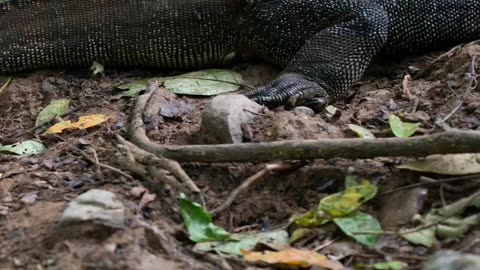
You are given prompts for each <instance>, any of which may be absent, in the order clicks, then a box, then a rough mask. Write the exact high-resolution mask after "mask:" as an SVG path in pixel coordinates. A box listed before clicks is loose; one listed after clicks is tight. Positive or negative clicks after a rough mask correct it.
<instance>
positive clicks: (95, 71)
mask: <svg viewBox="0 0 480 270" xmlns="http://www.w3.org/2000/svg"><path fill="white" fill-rule="evenodd" d="M90 70H91V71H92V72H93V76H95V75H97V74H100V73H103V72H104V71H105V67H103V65H102V64H100V63H98V62H97V61H94V62H93V64H92V66H91V67H90Z"/></svg>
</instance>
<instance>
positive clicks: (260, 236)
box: [193, 231, 288, 255]
mask: <svg viewBox="0 0 480 270" xmlns="http://www.w3.org/2000/svg"><path fill="white" fill-rule="evenodd" d="M232 238H235V239H236V240H238V241H228V242H225V241H223V242H219V241H211V242H203V243H198V244H196V245H195V246H194V247H193V250H195V251H201V252H208V251H216V252H219V253H226V254H234V255H242V253H241V252H240V250H241V249H243V250H251V249H253V248H254V247H255V246H256V245H257V244H258V243H266V244H269V245H288V233H287V232H286V231H273V232H264V233H255V234H252V233H249V234H233V235H232Z"/></svg>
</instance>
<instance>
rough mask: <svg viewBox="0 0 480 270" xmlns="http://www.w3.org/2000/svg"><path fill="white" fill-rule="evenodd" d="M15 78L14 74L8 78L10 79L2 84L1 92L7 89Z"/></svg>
mask: <svg viewBox="0 0 480 270" xmlns="http://www.w3.org/2000/svg"><path fill="white" fill-rule="evenodd" d="M12 80H13V76H10V78H8V80H7V81H6V82H5V83H4V84H3V85H2V87H1V88H0V94H1V93H2V92H3V91H5V89H7V87H8V86H9V85H10V83H11V82H12Z"/></svg>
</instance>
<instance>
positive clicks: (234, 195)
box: [210, 163, 292, 216]
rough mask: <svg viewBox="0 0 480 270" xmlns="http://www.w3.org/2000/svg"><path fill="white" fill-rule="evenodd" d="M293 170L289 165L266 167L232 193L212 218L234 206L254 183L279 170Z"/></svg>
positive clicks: (270, 165)
mask: <svg viewBox="0 0 480 270" xmlns="http://www.w3.org/2000/svg"><path fill="white" fill-rule="evenodd" d="M291 168H292V165H291V164H289V163H277V164H267V165H265V167H264V168H263V169H262V170H260V171H258V172H257V173H255V174H254V175H252V176H250V177H249V178H247V180H245V181H244V182H243V183H242V184H241V185H240V186H239V187H238V188H236V189H235V190H234V191H233V192H232V193H230V195H229V196H228V198H227V200H225V202H224V203H223V204H222V205H220V206H219V207H217V208H215V209H213V210H212V211H211V212H210V213H211V214H212V216H216V215H218V214H219V213H221V212H223V211H225V210H226V209H227V208H228V207H230V205H232V203H233V202H234V201H235V199H236V198H237V197H238V195H240V193H242V192H244V191H246V190H247V189H248V188H249V187H250V186H251V185H252V184H253V183H255V182H256V181H258V180H260V179H262V178H263V177H265V176H266V175H267V174H268V173H271V172H274V171H279V170H288V169H291Z"/></svg>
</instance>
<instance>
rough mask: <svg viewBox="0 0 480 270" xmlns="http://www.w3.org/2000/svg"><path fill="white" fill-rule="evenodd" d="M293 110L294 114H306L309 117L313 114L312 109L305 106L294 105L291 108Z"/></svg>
mask: <svg viewBox="0 0 480 270" xmlns="http://www.w3.org/2000/svg"><path fill="white" fill-rule="evenodd" d="M293 112H294V113H295V114H296V115H306V116H310V117H313V116H315V112H314V111H313V110H312V109H310V108H309V107H305V106H298V107H295V108H293Z"/></svg>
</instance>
